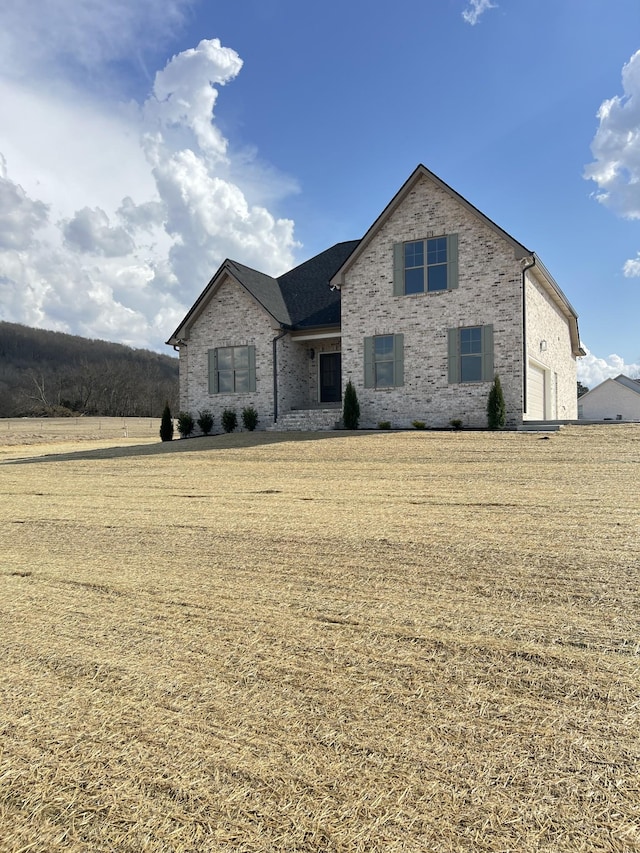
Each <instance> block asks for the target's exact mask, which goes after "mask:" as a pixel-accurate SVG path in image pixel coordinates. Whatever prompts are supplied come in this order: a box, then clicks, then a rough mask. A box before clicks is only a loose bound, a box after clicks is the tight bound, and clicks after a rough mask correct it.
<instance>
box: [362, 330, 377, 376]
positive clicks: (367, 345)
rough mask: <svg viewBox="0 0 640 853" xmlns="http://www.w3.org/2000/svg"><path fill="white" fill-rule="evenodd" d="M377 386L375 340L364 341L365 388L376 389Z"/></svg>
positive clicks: (366, 339) (367, 339)
mask: <svg viewBox="0 0 640 853" xmlns="http://www.w3.org/2000/svg"><path fill="white" fill-rule="evenodd" d="M375 384H376V377H375V366H374V362H373V338H365V339H364V387H365V388H374V387H375Z"/></svg>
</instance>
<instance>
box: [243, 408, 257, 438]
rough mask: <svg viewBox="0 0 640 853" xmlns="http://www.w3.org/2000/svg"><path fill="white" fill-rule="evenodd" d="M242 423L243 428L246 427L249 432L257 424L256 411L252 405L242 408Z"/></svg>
mask: <svg viewBox="0 0 640 853" xmlns="http://www.w3.org/2000/svg"><path fill="white" fill-rule="evenodd" d="M242 423H243V424H244V428H245V429H248V430H249V432H253V430H254V429H255V428H256V426H257V424H258V413H257V412H256V410H255V409H254V408H253V406H247V408H246V409H243V410H242Z"/></svg>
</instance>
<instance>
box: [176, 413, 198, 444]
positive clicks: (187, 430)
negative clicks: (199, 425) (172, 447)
mask: <svg viewBox="0 0 640 853" xmlns="http://www.w3.org/2000/svg"><path fill="white" fill-rule="evenodd" d="M194 426H195V423H194V420H193V417H192V416H191V415H190V414H189V412H178V432H179V433H180V436H181V437H182V438H187V437H188V436H190V435H191V433H192V432H193V428H194Z"/></svg>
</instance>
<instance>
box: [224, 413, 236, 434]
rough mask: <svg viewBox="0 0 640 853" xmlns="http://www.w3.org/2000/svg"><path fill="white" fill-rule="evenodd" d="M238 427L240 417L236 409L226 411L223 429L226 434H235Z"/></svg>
mask: <svg viewBox="0 0 640 853" xmlns="http://www.w3.org/2000/svg"><path fill="white" fill-rule="evenodd" d="M237 426H238V416H237V415H236V413H235V410H234V409H225V410H224V412H223V413H222V429H223V430H224V431H225V432H233V431H234V429H235V428H236V427H237Z"/></svg>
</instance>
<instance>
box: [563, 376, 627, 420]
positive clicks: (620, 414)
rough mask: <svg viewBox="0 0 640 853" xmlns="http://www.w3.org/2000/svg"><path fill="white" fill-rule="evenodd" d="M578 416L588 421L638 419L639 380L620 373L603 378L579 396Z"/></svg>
mask: <svg viewBox="0 0 640 853" xmlns="http://www.w3.org/2000/svg"><path fill="white" fill-rule="evenodd" d="M578 416H579V417H580V419H583V420H589V421H640V381H638V380H636V379H629V377H628V376H624V375H623V374H622V373H621V374H620V375H619V376H616V377H615V378H614V379H605V380H604V382H601V383H600V385H596V387H595V388H592V389H591V390H590V391H587V393H586V394H583V395H582V397H580V399H579V400H578Z"/></svg>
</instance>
